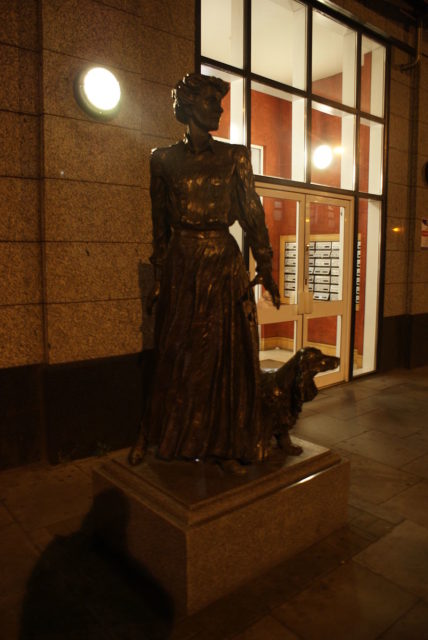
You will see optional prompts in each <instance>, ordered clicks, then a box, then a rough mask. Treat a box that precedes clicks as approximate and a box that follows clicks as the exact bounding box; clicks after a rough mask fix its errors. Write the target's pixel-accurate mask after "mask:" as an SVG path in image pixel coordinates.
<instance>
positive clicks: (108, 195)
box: [45, 180, 152, 242]
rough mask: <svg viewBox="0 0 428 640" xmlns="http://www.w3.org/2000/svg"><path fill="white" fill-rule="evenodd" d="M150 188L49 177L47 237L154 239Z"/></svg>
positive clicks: (46, 191)
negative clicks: (50, 178)
mask: <svg viewBox="0 0 428 640" xmlns="http://www.w3.org/2000/svg"><path fill="white" fill-rule="evenodd" d="M151 233H152V223H151V204H150V196H149V192H148V189H142V188H140V187H128V186H122V185H111V184H98V183H91V182H74V181H69V180H47V181H46V185H45V237H46V240H47V241H68V242H84V241H92V242H94V241H99V242H151V239H152V237H151Z"/></svg>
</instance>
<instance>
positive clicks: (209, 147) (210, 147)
mask: <svg viewBox="0 0 428 640" xmlns="http://www.w3.org/2000/svg"><path fill="white" fill-rule="evenodd" d="M183 143H184V144H185V146H186V149H188V150H189V151H191V152H192V153H202V152H203V151H212V152H213V153H214V140H213V138H212V136H210V135H208V138H207V139H206V142H205V144H204V145H203V146H202V147H200V148H199V149H195V147H194V145H193V142H192V138H191V137H190V135H189V134H188V133H186V134H185V135H184V138H183Z"/></svg>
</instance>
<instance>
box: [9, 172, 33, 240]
mask: <svg viewBox="0 0 428 640" xmlns="http://www.w3.org/2000/svg"><path fill="white" fill-rule="evenodd" d="M0 203H1V215H0V242H10V241H12V242H15V241H17V240H21V241H22V240H27V241H31V240H32V241H38V240H40V219H39V215H40V198H39V183H38V180H32V179H29V180H26V179H21V178H0Z"/></svg>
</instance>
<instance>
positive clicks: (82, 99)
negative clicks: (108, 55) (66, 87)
mask: <svg viewBox="0 0 428 640" xmlns="http://www.w3.org/2000/svg"><path fill="white" fill-rule="evenodd" d="M74 88H75V94H76V100H77V102H78V103H79V105H80V107H81V108H82V109H83V110H84V111H86V113H88V114H89V115H91V116H93V117H96V118H102V119H109V118H113V117H114V116H115V115H116V114H117V112H118V111H119V107H120V99H121V91H120V84H119V81H118V80H117V78H116V76H115V75H114V74H113V73H112V72H111V71H109V69H106V68H105V67H86V68H85V69H82V71H80V73H79V74H78V75H77V77H76V81H75V85H74Z"/></svg>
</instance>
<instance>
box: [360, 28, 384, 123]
mask: <svg viewBox="0 0 428 640" xmlns="http://www.w3.org/2000/svg"><path fill="white" fill-rule="evenodd" d="M385 54H386V50H385V47H383V46H382V45H380V44H379V43H378V42H375V41H374V40H370V39H369V38H366V37H365V36H363V38H362V44H361V109H362V111H366V112H367V113H372V114H373V115H374V116H379V117H383V109H384V94H385Z"/></svg>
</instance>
